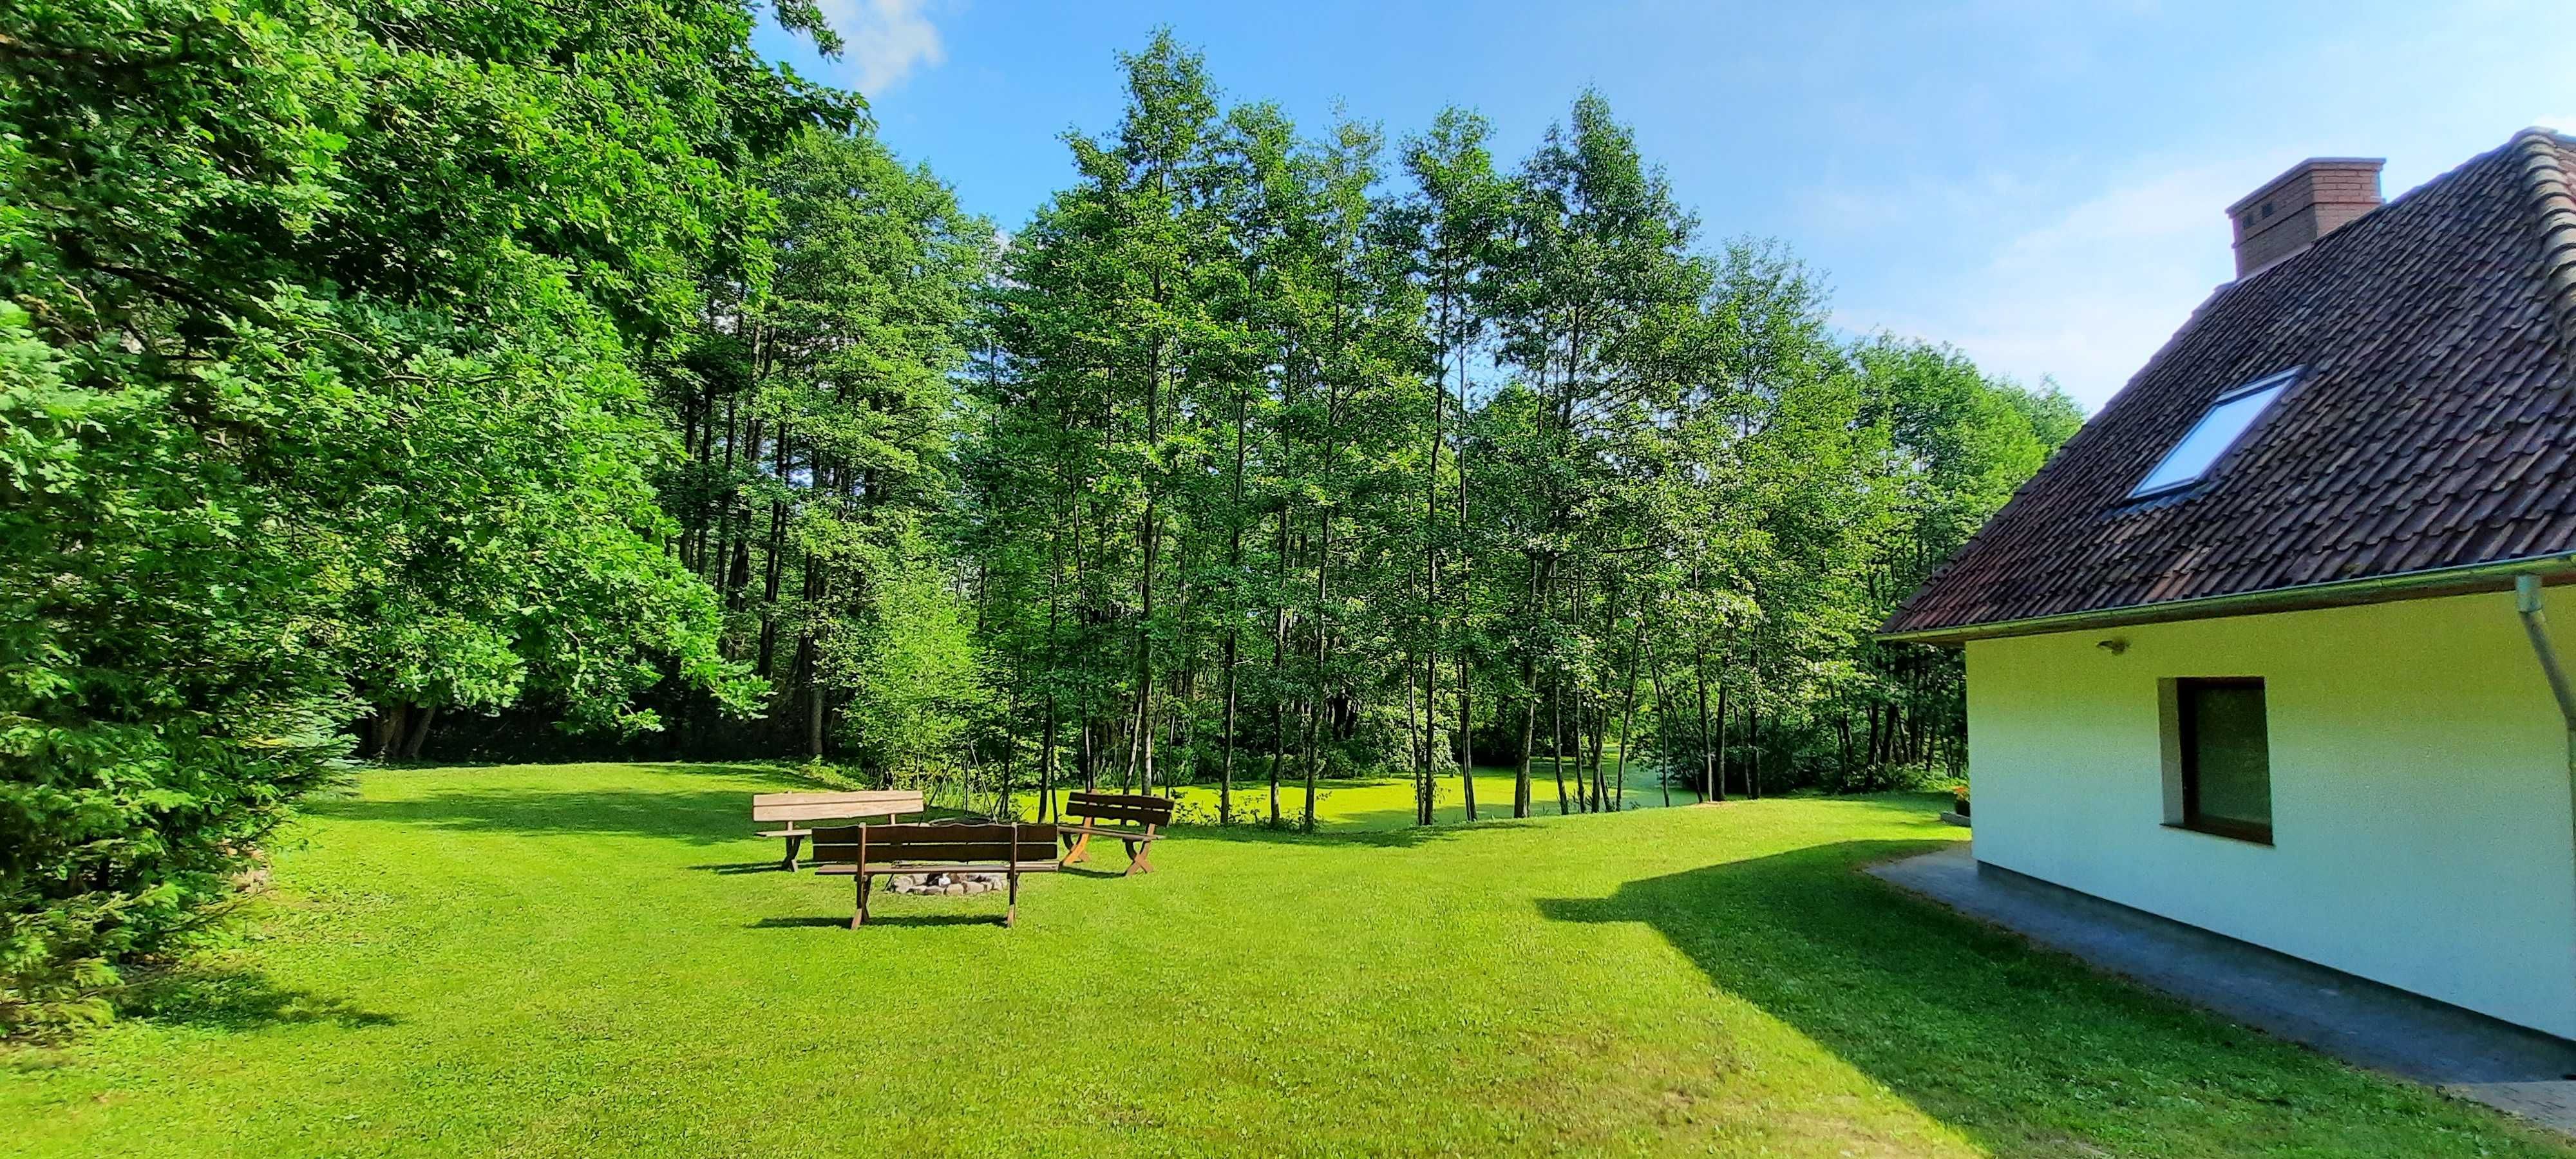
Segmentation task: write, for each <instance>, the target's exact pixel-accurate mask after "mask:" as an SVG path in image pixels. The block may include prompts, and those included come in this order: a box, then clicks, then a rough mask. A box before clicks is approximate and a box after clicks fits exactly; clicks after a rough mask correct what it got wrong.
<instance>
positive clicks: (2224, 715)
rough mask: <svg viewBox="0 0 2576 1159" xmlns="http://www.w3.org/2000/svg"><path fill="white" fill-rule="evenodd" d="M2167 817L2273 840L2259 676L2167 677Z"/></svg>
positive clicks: (2202, 828)
mask: <svg viewBox="0 0 2576 1159" xmlns="http://www.w3.org/2000/svg"><path fill="white" fill-rule="evenodd" d="M2167 688H2168V696H2167V700H2166V705H2167V709H2168V715H2167V734H2166V737H2165V740H2166V750H2165V751H2166V763H2165V767H2166V790H2167V791H2166V820H2167V821H2168V822H2170V823H2172V824H2174V825H2178V826H2180V827H2182V828H2185V829H2196V830H2199V831H2200V832H2203V833H2214V834H2217V835H2218V836H2221V837H2233V838H2236V839H2238V840H2240V841H2259V842H2261V843H2263V844H2265V845H2269V844H2271V843H2272V748H2271V740H2270V737H2269V735H2268V730H2267V727H2266V725H2265V717H2264V708H2263V681H2262V680H2260V679H2258V678H2243V677H2236V678H2227V679H2195V680H2174V681H2169V682H2168V683H2167Z"/></svg>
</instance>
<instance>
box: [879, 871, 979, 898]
mask: <svg viewBox="0 0 2576 1159" xmlns="http://www.w3.org/2000/svg"><path fill="white" fill-rule="evenodd" d="M886 888H887V889H890V890H893V891H895V892H896V893H941V894H947V895H949V896H952V897H955V896H961V895H964V894H971V893H990V892H992V891H993V890H997V889H1000V888H1002V875H1001V874H998V873H948V872H940V873H925V874H922V875H920V876H918V877H911V876H906V877H889V878H887V879H886Z"/></svg>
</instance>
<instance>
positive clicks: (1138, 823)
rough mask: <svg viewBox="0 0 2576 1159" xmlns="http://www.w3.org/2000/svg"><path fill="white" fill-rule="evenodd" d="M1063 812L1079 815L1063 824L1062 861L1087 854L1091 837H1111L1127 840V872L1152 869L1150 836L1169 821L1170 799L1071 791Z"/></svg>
mask: <svg viewBox="0 0 2576 1159" xmlns="http://www.w3.org/2000/svg"><path fill="white" fill-rule="evenodd" d="M1063 812H1064V815H1065V816H1067V817H1073V816H1079V817H1081V818H1082V819H1081V820H1080V821H1077V822H1075V823H1073V824H1070V825H1067V826H1065V827H1064V836H1065V838H1066V842H1067V844H1066V847H1065V851H1064V864H1066V865H1071V864H1073V863H1075V862H1077V861H1082V860H1084V859H1086V858H1089V857H1090V856H1091V839H1092V838H1094V837H1113V838H1116V839H1118V840H1120V841H1124V842H1126V843H1127V872H1129V873H1152V872H1154V861H1153V857H1154V839H1155V838H1157V837H1160V836H1162V832H1161V831H1162V829H1163V827H1164V826H1166V825H1169V824H1171V823H1172V801H1171V798H1169V797H1155V796H1148V795H1143V794H1135V793H1075V794H1073V795H1071V796H1069V797H1066V798H1065V801H1064V811H1063Z"/></svg>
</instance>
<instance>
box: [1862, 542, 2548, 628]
mask: <svg viewBox="0 0 2576 1159" xmlns="http://www.w3.org/2000/svg"><path fill="white" fill-rule="evenodd" d="M2526 574H2528V575H2537V576H2540V577H2541V579H2542V580H2543V581H2544V582H2548V583H2565V582H2569V581H2576V550H2571V551H2557V552H2551V553H2549V554H2546V555H2533V556H2523V557H2520V558H2517V559H2503V560H2496V561H2493V562H2490V563H2478V564H2467V565H2463V566H2459V567H2443V568H2427V569H2425V570H2422V571H2410V572H2399V573H2397V574H2395V575H2382V576H2365V577H2362V578H2359V579H2349V580H2329V581H2326V582H2324V583H2313V584H2301V585H2298V586H2295V587H2286V588H2267V589H2264V590H2262V591H2253V592H2236V593H2231V594H2228V595H2218V596H2203V597H2200V598H2198V599H2188V600H2167V601H2164V602H2161V603H2153V604H2131V605H2127V606H2124V607H2116V608H2095V609H2089V610H2086V611H2080V612H2061V613H2058V614H2055V615H2048V616H2032V617H2028V618H2024V619H2019V620H1999V621H1995V622H1993V623H1986V624H1958V625H1951V626H1947V627H1936V628H1917V629H1913V630H1910V631H1903V632H1881V633H1879V634H1878V635H1877V636H1876V639H1878V640H1879V641H1880V642H1882V643H1890V644H1942V645H1950V646H1957V645H1961V644H1965V643H1967V642H1969V641H1971V640H1991V639H1999V638H2002V637H2007V636H2040V635H2047V634H2049V633H2053V632H2083V631H2092V630H2096V629H2101V628H2118V627H2127V626H2131V625H2136V624H2156V623H2168V622H2172V621H2177V620H2214V619H2220V618H2224V617H2227V616H2247V615H2259V614H2263V613H2268V612H2295V611H2307V610H2311V609H2315V608H2334V607H2349V606H2352V605H2355V604H2377V603H2388V602H2391V601H2395V600H2414V599H2430V598H2433V597H2436V596H2448V595H2464V594H2467V593H2471V592H2479V591H2500V590H2503V589H2506V588H2510V587H2512V586H2513V580H2514V577H2515V576H2519V575H2526Z"/></svg>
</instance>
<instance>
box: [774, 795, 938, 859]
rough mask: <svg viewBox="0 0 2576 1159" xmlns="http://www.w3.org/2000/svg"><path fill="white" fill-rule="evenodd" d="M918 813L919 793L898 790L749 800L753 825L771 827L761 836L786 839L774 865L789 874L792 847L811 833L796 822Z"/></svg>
mask: <svg viewBox="0 0 2576 1159" xmlns="http://www.w3.org/2000/svg"><path fill="white" fill-rule="evenodd" d="M918 812H921V794H919V793H915V792H904V791H898V790H886V789H878V790H869V791H863V792H855V793H757V794H754V795H753V796H752V798H751V820H752V823H753V824H774V825H776V826H778V827H777V828H775V829H763V830H761V831H760V834H759V835H760V836H762V837H784V838H786V839H787V856H786V857H785V858H783V859H781V860H780V861H779V863H778V866H779V868H781V869H784V870H787V871H788V872H790V873H793V872H795V871H796V847H797V846H798V845H799V844H801V843H802V842H803V841H804V840H805V839H806V838H808V837H811V836H813V835H814V831H813V830H812V829H810V828H806V827H804V826H802V825H800V824H798V823H799V822H803V821H851V820H856V819H858V818H861V817H884V818H886V819H888V820H892V819H894V818H897V817H901V816H903V815H905V814H907V813H918Z"/></svg>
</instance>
